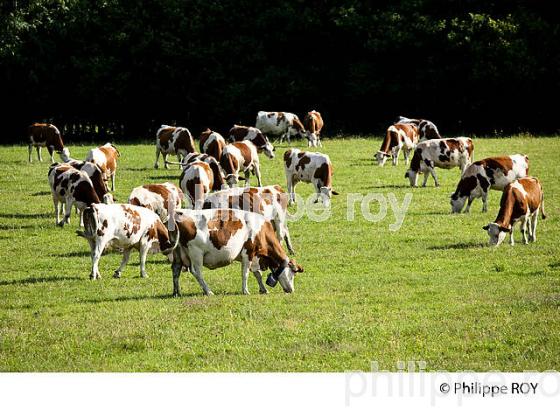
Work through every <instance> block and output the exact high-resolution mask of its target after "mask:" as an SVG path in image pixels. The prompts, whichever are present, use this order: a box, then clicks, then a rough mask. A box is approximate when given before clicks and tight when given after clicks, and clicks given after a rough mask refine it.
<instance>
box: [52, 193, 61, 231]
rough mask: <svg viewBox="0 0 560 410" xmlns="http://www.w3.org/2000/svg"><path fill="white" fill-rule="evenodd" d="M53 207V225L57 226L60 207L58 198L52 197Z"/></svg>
mask: <svg viewBox="0 0 560 410" xmlns="http://www.w3.org/2000/svg"><path fill="white" fill-rule="evenodd" d="M53 205H54V217H55V223H56V224H57V225H58V224H59V223H60V206H59V202H58V198H56V197H55V196H54V195H53ZM61 206H62V205H61Z"/></svg>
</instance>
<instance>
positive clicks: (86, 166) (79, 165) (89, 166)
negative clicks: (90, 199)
mask: <svg viewBox="0 0 560 410" xmlns="http://www.w3.org/2000/svg"><path fill="white" fill-rule="evenodd" d="M64 164H66V165H70V166H72V167H73V168H76V169H78V170H80V171H84V172H85V173H86V174H87V175H88V177H89V179H90V180H91V183H92V184H93V189H95V192H96V193H97V196H98V197H99V198H100V199H101V198H104V197H105V195H108V196H110V197H111V198H112V195H111V194H110V193H109V189H108V188H107V184H106V183H105V181H104V180H103V172H101V170H100V169H99V167H98V166H97V165H95V164H94V163H93V162H87V161H78V160H75V159H71V160H70V161H67V162H65V163H64ZM54 165H56V164H54ZM111 202H112V201H111Z"/></svg>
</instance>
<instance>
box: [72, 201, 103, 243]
mask: <svg viewBox="0 0 560 410" xmlns="http://www.w3.org/2000/svg"><path fill="white" fill-rule="evenodd" d="M82 217H83V220H84V230H83V231H76V234H77V235H78V236H82V237H84V238H86V239H90V240H93V239H94V238H95V235H96V233H97V229H98V223H97V212H96V210H95V209H94V208H93V207H88V208H86V209H84V212H83V214H82Z"/></svg>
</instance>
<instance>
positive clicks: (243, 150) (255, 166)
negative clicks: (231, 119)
mask: <svg viewBox="0 0 560 410" xmlns="http://www.w3.org/2000/svg"><path fill="white" fill-rule="evenodd" d="M220 165H221V166H222V169H223V170H224V174H225V179H226V182H227V184H228V185H229V186H230V188H233V187H235V186H237V184H238V183H239V179H240V177H239V173H240V172H241V171H243V173H244V174H245V178H244V179H245V185H246V186H249V178H250V176H251V173H253V174H254V175H255V176H256V177H257V184H258V186H262V181H261V170H260V161H259V155H258V153H257V147H255V144H253V143H252V142H251V141H239V142H234V143H232V144H228V145H226V147H225V149H224V152H223V154H222V158H221V160H220Z"/></svg>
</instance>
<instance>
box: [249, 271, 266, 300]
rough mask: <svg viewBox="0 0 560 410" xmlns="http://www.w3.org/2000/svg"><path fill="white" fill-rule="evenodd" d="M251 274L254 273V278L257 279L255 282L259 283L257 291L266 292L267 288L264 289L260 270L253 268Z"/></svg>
mask: <svg viewBox="0 0 560 410" xmlns="http://www.w3.org/2000/svg"><path fill="white" fill-rule="evenodd" d="M253 275H255V278H256V279H257V283H258V284H259V293H260V294H262V295H264V294H267V293H268V290H267V289H266V286H264V283H263V278H262V274H261V271H260V270H254V271H253Z"/></svg>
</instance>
